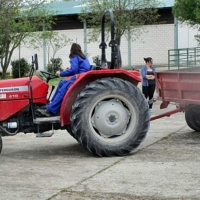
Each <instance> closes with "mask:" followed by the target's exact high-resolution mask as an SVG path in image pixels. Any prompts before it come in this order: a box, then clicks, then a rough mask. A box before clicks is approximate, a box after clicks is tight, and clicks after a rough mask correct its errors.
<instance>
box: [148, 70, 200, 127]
mask: <svg viewBox="0 0 200 200" xmlns="http://www.w3.org/2000/svg"><path fill="white" fill-rule="evenodd" d="M155 76H156V91H157V93H158V98H157V99H158V100H161V101H162V103H161V105H160V108H161V109H164V108H167V107H168V105H169V103H171V102H174V103H175V104H176V107H177V108H176V109H174V110H172V111H169V112H166V113H163V114H162V115H158V116H154V117H152V118H151V121H152V120H155V119H158V118H161V117H164V116H170V115H172V114H174V113H177V112H185V120H186V123H187V124H188V126H189V127H190V128H192V129H193V130H195V131H200V67H193V68H183V69H177V70H169V71H161V72H156V75H155Z"/></svg>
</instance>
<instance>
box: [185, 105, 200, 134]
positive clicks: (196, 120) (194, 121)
mask: <svg viewBox="0 0 200 200" xmlns="http://www.w3.org/2000/svg"><path fill="white" fill-rule="evenodd" d="M185 120H186V123H187V125H188V126H189V127H190V128H191V129H193V130H195V131H198V132H199V131H200V106H199V105H188V106H187V107H186V110H185Z"/></svg>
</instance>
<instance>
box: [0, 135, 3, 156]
mask: <svg viewBox="0 0 200 200" xmlns="http://www.w3.org/2000/svg"><path fill="white" fill-rule="evenodd" d="M2 147H3V142H2V137H1V135H0V153H1V151H2Z"/></svg>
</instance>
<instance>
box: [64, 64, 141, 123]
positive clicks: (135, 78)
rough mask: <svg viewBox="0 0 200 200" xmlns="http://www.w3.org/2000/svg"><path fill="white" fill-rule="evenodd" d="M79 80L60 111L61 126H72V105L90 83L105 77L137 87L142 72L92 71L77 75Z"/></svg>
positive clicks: (70, 90) (66, 95)
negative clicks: (118, 79) (115, 78)
mask: <svg viewBox="0 0 200 200" xmlns="http://www.w3.org/2000/svg"><path fill="white" fill-rule="evenodd" d="M76 77H77V79H76V81H75V82H74V83H73V85H72V86H71V87H70V88H69V90H68V91H67V93H66V94H65V96H64V98H63V101H62V104H61V109H60V119H61V126H64V125H66V124H70V123H71V122H70V115H71V110H72V105H73V103H74V102H75V100H76V97H77V95H78V94H79V93H80V91H81V90H82V89H83V88H85V86H86V85H88V84H89V83H91V82H93V81H95V80H97V79H101V78H105V77H117V78H121V79H123V80H127V81H129V82H131V83H132V84H133V85H135V86H137V85H138V82H141V78H140V72H139V71H136V70H129V71H128V70H125V69H107V68H105V69H101V70H91V71H88V72H86V73H82V74H78V75H76Z"/></svg>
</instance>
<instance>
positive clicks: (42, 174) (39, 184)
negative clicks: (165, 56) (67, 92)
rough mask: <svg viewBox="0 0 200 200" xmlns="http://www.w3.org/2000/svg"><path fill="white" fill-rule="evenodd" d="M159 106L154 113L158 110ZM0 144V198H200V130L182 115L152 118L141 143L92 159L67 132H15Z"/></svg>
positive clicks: (79, 199) (115, 199) (32, 199)
mask: <svg viewBox="0 0 200 200" xmlns="http://www.w3.org/2000/svg"><path fill="white" fill-rule="evenodd" d="M159 105H160V102H156V103H155V104H154V112H153V113H152V114H153V115H157V114H159V113H161V112H163V111H162V110H160V109H159ZM174 108H175V106H174V105H170V106H169V108H168V110H170V109H174ZM3 143H4V147H3V150H2V154H1V155H0V160H1V162H0V179H1V182H0V194H1V195H0V200H28V199H30V200H45V199H52V200H58V199H59V200H66V199H70V200H75V199H76V200H82V199H84V200H90V199H101V200H102V199H109V200H110V199H111V200H118V199H120V200H121V199H126V200H129V199H199V197H200V190H199V185H200V169H199V164H200V156H199V150H200V145H199V144H200V134H199V133H197V132H193V131H192V130H191V129H190V128H189V127H188V126H187V125H186V122H185V119H184V113H177V114H174V115H172V116H171V117H164V118H161V119H158V120H155V121H152V122H151V126H150V130H149V132H148V135H147V137H146V139H145V140H144V142H143V143H142V144H141V145H140V146H139V148H138V149H137V150H135V151H134V152H132V153H131V154H130V155H128V156H125V157H111V158H99V157H95V156H93V155H92V154H90V153H89V152H88V151H86V150H85V149H84V148H83V147H82V146H80V145H79V144H78V143H77V142H76V140H75V139H74V138H72V137H71V136H70V135H69V134H68V133H67V132H66V131H56V133H55V134H54V135H53V136H52V137H51V138H36V137H35V135H34V134H31V133H30V134H27V135H24V134H18V135H16V136H14V137H4V138H3Z"/></svg>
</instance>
